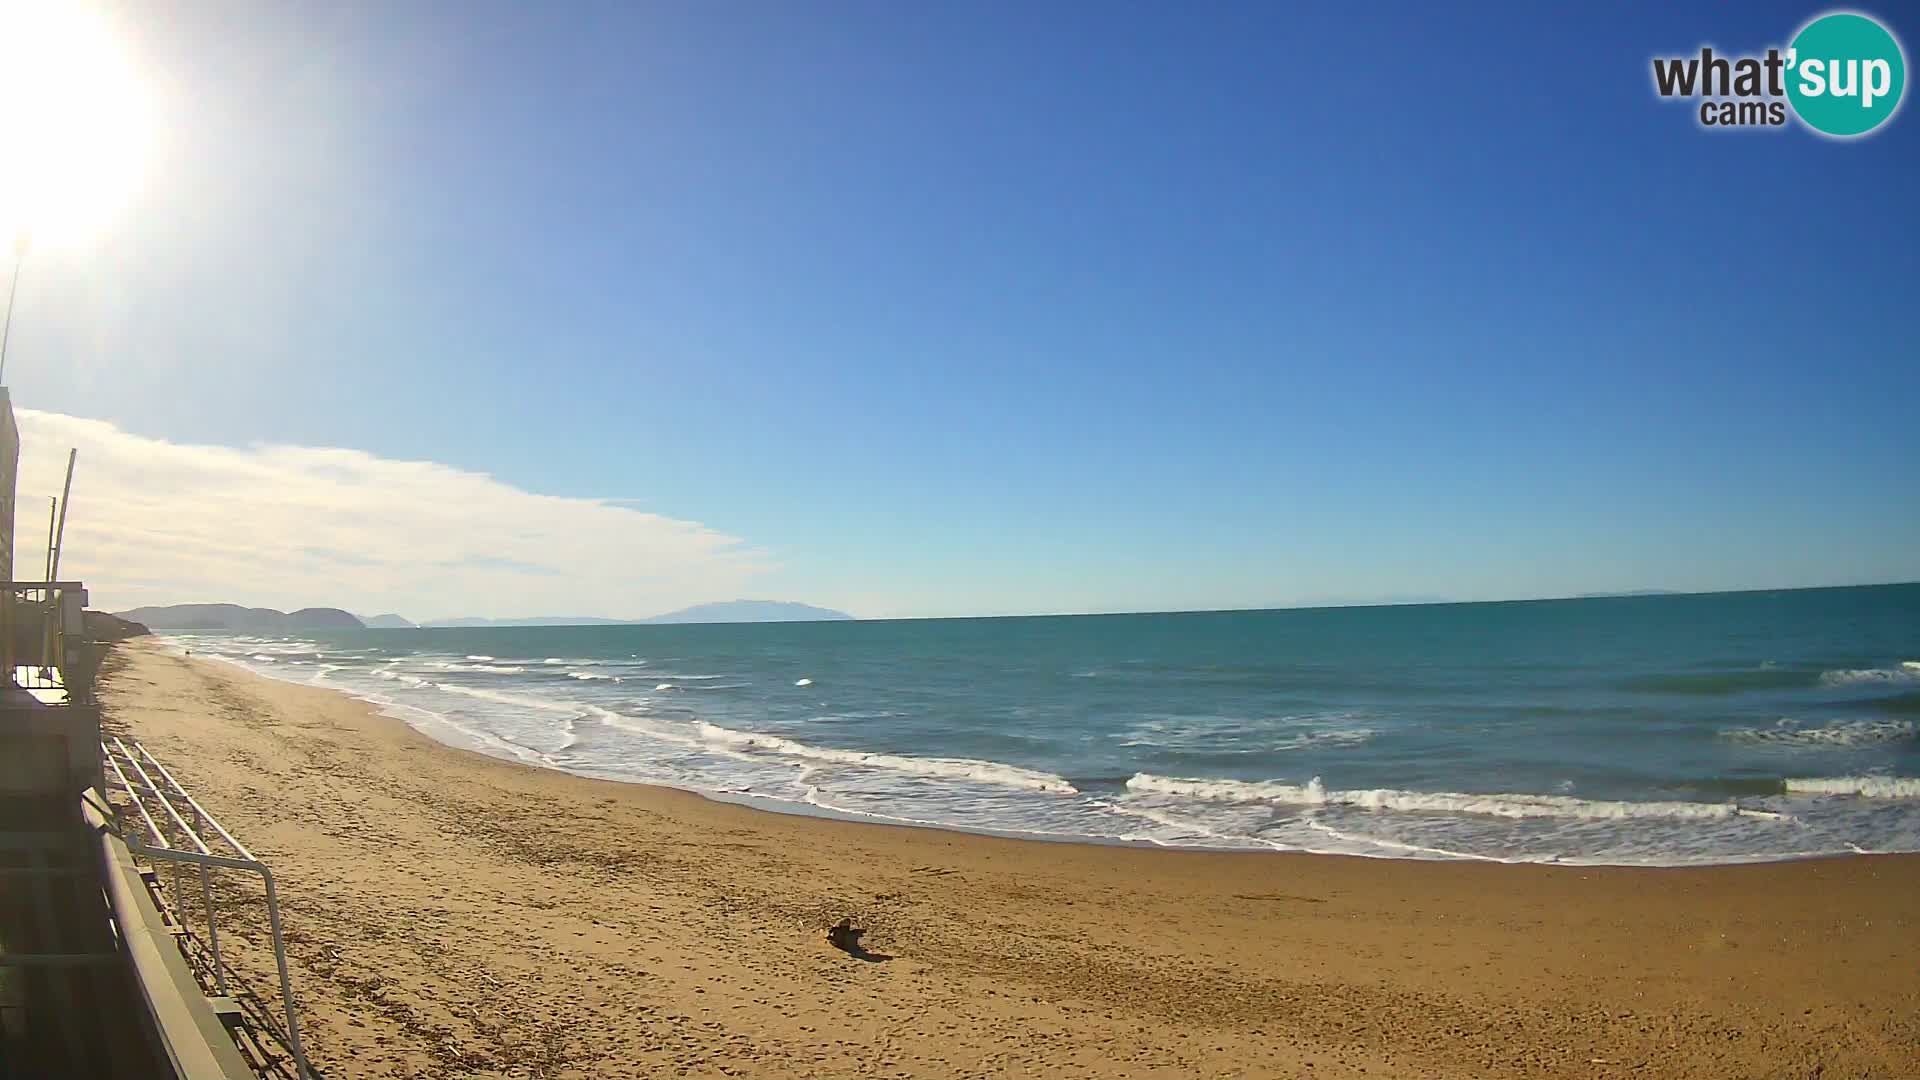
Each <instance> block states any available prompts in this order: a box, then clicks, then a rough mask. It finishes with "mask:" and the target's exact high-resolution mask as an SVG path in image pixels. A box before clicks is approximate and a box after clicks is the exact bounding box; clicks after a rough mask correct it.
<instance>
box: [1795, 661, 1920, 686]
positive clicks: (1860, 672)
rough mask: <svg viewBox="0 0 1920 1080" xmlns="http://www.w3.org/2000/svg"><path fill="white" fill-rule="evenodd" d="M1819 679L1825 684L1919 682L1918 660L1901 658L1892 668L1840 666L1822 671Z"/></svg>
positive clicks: (1919, 665) (1919, 668)
mask: <svg viewBox="0 0 1920 1080" xmlns="http://www.w3.org/2000/svg"><path fill="white" fill-rule="evenodd" d="M1820 681H1821V682H1822V683H1823V684H1825V685H1827V686H1850V685H1853V684H1856V683H1890V682H1920V660H1902V661H1901V662H1900V666H1899V667H1892V668H1841V669H1839V670H1837V671H1823V672H1821V673H1820Z"/></svg>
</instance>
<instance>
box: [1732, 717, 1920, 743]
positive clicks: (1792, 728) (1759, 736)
mask: <svg viewBox="0 0 1920 1080" xmlns="http://www.w3.org/2000/svg"><path fill="white" fill-rule="evenodd" d="M1916 734H1920V724H1916V723H1914V722H1913V721H1912V720H1839V721H1835V722H1833V723H1830V724H1822V725H1820V726H1819V727H1805V726H1802V725H1801V723H1800V722H1799V721H1798V720H1792V719H1783V720H1781V721H1779V722H1778V723H1776V724H1774V725H1773V726H1771V727H1744V728H1729V729H1727V730H1725V731H1722V732H1721V733H1720V736H1721V737H1722V738H1725V739H1732V740H1733V741H1735V742H1744V743H1758V744H1761V745H1763V746H1824V747H1835V746H1873V745H1876V744H1878V743H1890V742H1902V741H1905V740H1907V739H1911V738H1913V737H1914V736H1915V735H1916Z"/></svg>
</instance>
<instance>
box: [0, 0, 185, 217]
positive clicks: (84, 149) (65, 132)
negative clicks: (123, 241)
mask: <svg viewBox="0 0 1920 1080" xmlns="http://www.w3.org/2000/svg"><path fill="white" fill-rule="evenodd" d="M152 135H153V117H152V108H151V101H150V97H149V94H148V92H147V89H146V88H145V87H144V86H143V85H142V84H141V81H140V79H139V78H138V77H137V74H136V72H135V70H134V67H133V64H132V62H131V59H130V58H129V56H128V54H127V51H126V49H125V48H124V46H123V45H122V44H121V42H120V41H119V40H118V39H117V38H116V36H115V35H114V34H113V32H112V31H111V30H110V28H109V27H108V25H107V24H106V23H105V22H104V21H103V20H101V19H100V18H99V17H98V16H97V15H95V14H93V13H91V12H89V11H86V10H85V9H84V8H83V7H82V6H81V5H80V4H77V3H64V2H62V0H40V2H34V0H0V248H10V247H11V246H12V244H11V241H12V239H13V237H14V236H15V234H16V233H18V232H20V231H22V230H25V231H26V232H28V233H29V234H30V235H31V237H32V242H33V245H34V247H35V248H42V247H48V246H52V247H62V248H65V247H85V246H87V245H89V244H90V243H91V242H92V241H93V240H95V239H96V238H97V237H98V236H99V235H100V234H101V233H102V232H103V231H104V230H105V229H106V228H107V227H108V226H109V225H111V224H112V222H113V220H114V218H115V217H117V216H118V214H119V213H120V211H121V210H123V209H124V208H125V206H126V204H127V202H128V201H129V200H130V198H131V197H132V195H133V194H134V192H135V191H136V190H137V189H138V187H139V184H140V181H141V179H142V176H143V174H144V172H145V166H146V163H147V154H148V150H149V148H150V145H151V143H152Z"/></svg>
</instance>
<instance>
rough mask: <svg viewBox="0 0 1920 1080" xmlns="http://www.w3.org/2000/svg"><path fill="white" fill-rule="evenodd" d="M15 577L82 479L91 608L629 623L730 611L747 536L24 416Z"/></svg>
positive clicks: (479, 477)
mask: <svg viewBox="0 0 1920 1080" xmlns="http://www.w3.org/2000/svg"><path fill="white" fill-rule="evenodd" d="M16 417H17V419H18V422H19V425H20V442H21V449H20V476H19V484H18V489H17V497H16V522H15V539H14V545H15V554H14V575H13V576H14V577H15V578H16V579H23V580H25V579H37V578H38V577H39V576H40V575H41V573H42V572H43V571H44V562H45V557H46V556H45V552H46V514H47V507H48V496H52V495H58V494H59V492H60V484H61V480H62V474H63V470H64V469H65V467H66V460H67V450H68V449H69V448H77V449H78V450H79V452H80V454H79V465H78V467H77V469H76V471H75V476H74V483H73V502H72V507H71V509H70V511H69V513H68V517H67V522H66V539H65V543H64V546H63V548H62V553H61V566H60V576H61V577H62V578H64V579H67V580H75V579H78V580H82V581H85V582H86V584H87V587H88V589H89V592H90V593H91V602H92V605H93V606H94V607H98V608H102V609H105V610H126V609H128V608H133V607H141V606H145V605H149V604H170V603H204V602H231V603H237V604H244V605H248V606H258V607H274V608H280V609H282V610H293V609H296V608H301V607H313V606H326V607H340V608H346V609H347V610H350V611H354V612H359V613H363V614H378V613H384V612H400V613H402V614H406V615H408V616H409V617H411V618H416V619H419V618H444V617H452V616H461V615H473V616H487V617H496V618H498V617H510V616H520V615H527V614H529V613H547V612H553V613H561V612H564V613H565V614H569V615H594V616H604V617H610V618H626V617H635V616H644V615H650V614H655V613H657V612H662V611H667V610H671V609H674V608H679V607H685V606H688V605H691V604H696V603H702V602H706V601H711V600H714V599H716V598H721V597H729V596H738V595H742V594H743V593H744V592H745V591H746V590H745V588H744V587H745V586H746V585H747V584H748V583H749V582H751V581H752V580H754V579H755V578H757V577H759V576H760V575H761V574H764V573H766V572H768V571H770V570H773V569H775V566H774V563H773V562H772V560H771V558H770V556H769V555H768V554H767V553H766V552H764V551H762V550H759V549H756V548H753V547H751V546H749V545H748V544H746V543H745V542H744V541H743V540H741V539H739V538H737V537H734V536H729V535H727V534H725V533H723V532H720V531H718V530H715V529H712V528H709V527H708V526H706V525H703V524H700V523H699V522H694V521H684V520H680V519H676V518H671V517H666V516H663V515H660V514H655V513H649V512H646V511H643V510H639V509H636V508H634V507H633V506H632V505H631V504H632V502H633V500H630V499H599V498H580V497H569V496H558V495H543V494H540V493H537V492H532V491H526V490H523V489H520V488H517V487H514V486H512V485H511V484H507V483H503V482H501V481H499V480H497V479H495V478H494V477H492V476H489V475H487V474H486V473H480V472H473V471H469V470H465V469H460V468H456V467H454V466H451V465H443V464H440V463H437V462H431V461H396V460H391V459H387V458H381V457H378V456H375V455H373V454H369V453H366V452H364V451H360V450H349V449H341V448H335V447H312V446H282V445H253V446H248V447H241V448H236V447H225V446H207V445H194V444H186V443H176V442H170V441H167V440H164V439H155V438H149V437H146V436H142V435H136V434H133V433H131V432H128V431H125V430H123V429H121V428H119V427H118V426H116V425H114V424H111V423H108V422H106V421H101V420H90V419H85V418H82V417H75V416H67V415H63V414H60V413H51V412H41V411H37V410H33V409H21V410H18V411H17V413H16Z"/></svg>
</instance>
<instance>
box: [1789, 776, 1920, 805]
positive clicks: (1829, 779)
mask: <svg viewBox="0 0 1920 1080" xmlns="http://www.w3.org/2000/svg"><path fill="white" fill-rule="evenodd" d="M1787 791H1788V793H1789V794H1794V795H1858V796H1861V797H1862V798H1868V799H1920V777H1911V776H1812V777H1803V778H1799V779H1791V780H1788V781H1787Z"/></svg>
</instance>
